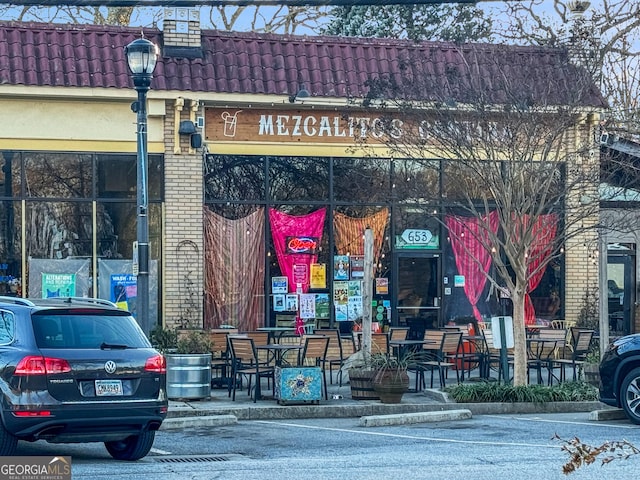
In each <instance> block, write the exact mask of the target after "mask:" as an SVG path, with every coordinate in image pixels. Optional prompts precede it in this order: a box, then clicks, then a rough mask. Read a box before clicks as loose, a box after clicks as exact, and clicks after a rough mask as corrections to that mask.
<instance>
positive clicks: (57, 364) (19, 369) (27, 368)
mask: <svg viewBox="0 0 640 480" xmlns="http://www.w3.org/2000/svg"><path fill="white" fill-rule="evenodd" d="M70 371H71V365H69V362H67V361H66V360H64V359H62V358H53V357H42V356H38V355H31V356H29V357H24V358H23V359H22V360H20V362H18V365H16V371H15V375H47V374H54V373H66V372H70Z"/></svg>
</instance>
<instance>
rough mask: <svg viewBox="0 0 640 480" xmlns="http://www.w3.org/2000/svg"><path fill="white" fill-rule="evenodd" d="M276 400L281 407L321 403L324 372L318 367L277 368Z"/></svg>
mask: <svg viewBox="0 0 640 480" xmlns="http://www.w3.org/2000/svg"><path fill="white" fill-rule="evenodd" d="M275 398H276V400H277V401H278V403H279V404H280V405H285V404H289V403H298V402H300V403H305V402H314V403H320V400H321V398H322V372H321V371H320V368H318V367H288V368H280V367H276V372H275Z"/></svg>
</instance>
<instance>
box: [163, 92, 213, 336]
mask: <svg viewBox="0 0 640 480" xmlns="http://www.w3.org/2000/svg"><path fill="white" fill-rule="evenodd" d="M192 105H197V100H183V99H178V100H176V101H168V102H167V109H166V111H167V114H166V116H165V126H164V138H165V156H164V178H165V209H164V231H165V236H164V249H163V257H164V271H163V274H164V275H163V279H164V282H163V285H164V297H163V298H164V302H163V307H164V308H163V321H164V324H165V326H168V327H171V326H180V324H181V323H184V322H188V323H189V324H190V326H194V327H201V326H202V324H203V318H202V290H203V253H204V243H203V227H202V206H203V198H202V195H203V193H202V192H203V172H202V152H201V151H200V150H193V149H191V148H190V145H189V136H188V135H177V133H176V132H177V127H178V125H179V122H180V121H181V120H190V119H191V117H192V116H193V113H192V112H193V110H192V108H191V107H192ZM176 141H177V142H178V145H176Z"/></svg>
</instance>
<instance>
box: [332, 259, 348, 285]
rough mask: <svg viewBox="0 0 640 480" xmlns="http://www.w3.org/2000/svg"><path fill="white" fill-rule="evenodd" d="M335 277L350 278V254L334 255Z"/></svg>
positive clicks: (335, 278) (338, 278)
mask: <svg viewBox="0 0 640 480" xmlns="http://www.w3.org/2000/svg"><path fill="white" fill-rule="evenodd" d="M333 265H334V269H333V279H334V280H349V256H348V255H334V257H333Z"/></svg>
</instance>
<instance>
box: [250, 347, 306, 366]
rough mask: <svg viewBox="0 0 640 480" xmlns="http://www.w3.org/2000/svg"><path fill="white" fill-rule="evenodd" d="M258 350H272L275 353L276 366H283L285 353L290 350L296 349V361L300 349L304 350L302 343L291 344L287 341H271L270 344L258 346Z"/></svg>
mask: <svg viewBox="0 0 640 480" xmlns="http://www.w3.org/2000/svg"><path fill="white" fill-rule="evenodd" d="M256 349H257V350H266V351H268V352H271V354H272V355H273V359H274V363H275V366H276V367H281V366H282V361H283V357H284V354H285V353H286V352H288V351H291V350H295V351H296V363H298V362H297V358H298V355H299V353H300V350H302V345H290V344H286V343H270V344H268V345H258V346H256Z"/></svg>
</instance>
